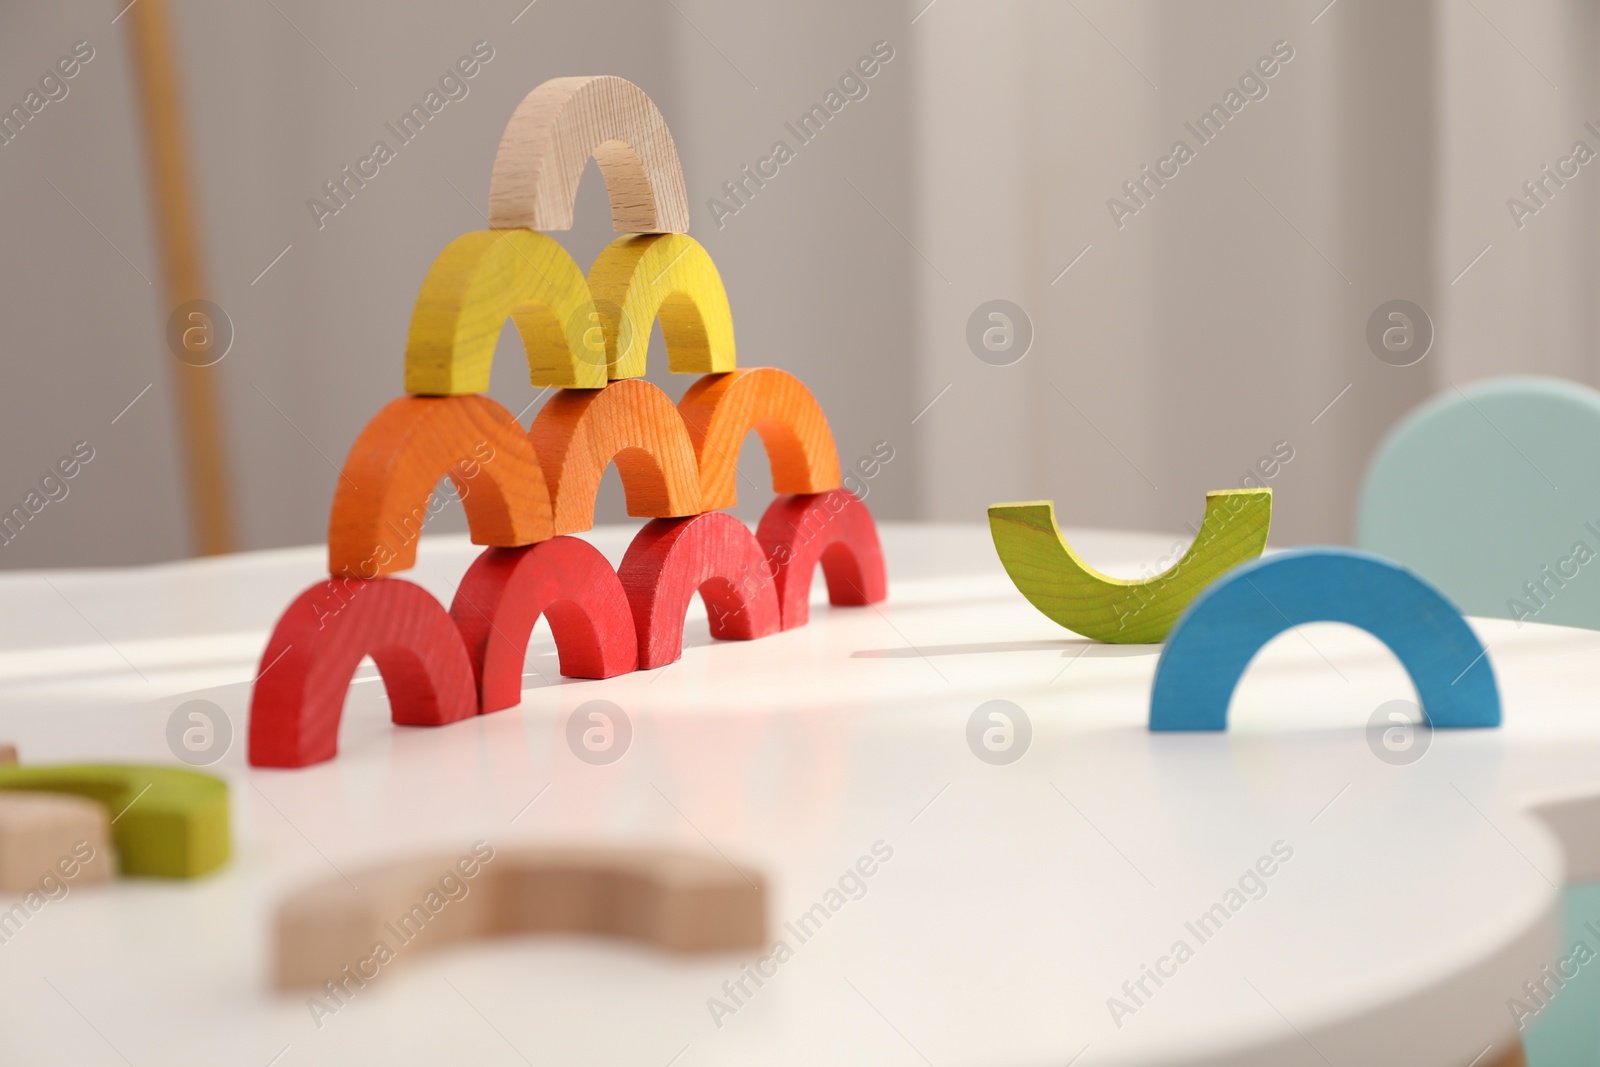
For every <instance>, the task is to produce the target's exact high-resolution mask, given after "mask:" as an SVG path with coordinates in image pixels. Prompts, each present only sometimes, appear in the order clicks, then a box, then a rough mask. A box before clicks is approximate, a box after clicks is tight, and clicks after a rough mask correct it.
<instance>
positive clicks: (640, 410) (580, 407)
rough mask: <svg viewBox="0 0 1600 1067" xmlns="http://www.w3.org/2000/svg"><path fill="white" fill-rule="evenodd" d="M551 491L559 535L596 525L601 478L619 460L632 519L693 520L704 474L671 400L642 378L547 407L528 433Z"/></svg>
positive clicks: (579, 392)
mask: <svg viewBox="0 0 1600 1067" xmlns="http://www.w3.org/2000/svg"><path fill="white" fill-rule="evenodd" d="M528 436H529V438H530V439H531V440H532V441H533V447H534V451H536V452H537V453H538V455H539V462H540V464H541V465H542V466H543V467H544V480H545V484H546V485H548V486H549V487H550V503H551V510H552V512H553V514H554V532H555V533H557V534H570V533H582V532H583V531H585V530H588V529H590V528H592V527H593V526H594V498H595V493H597V492H598V491H599V489H600V477H601V475H603V474H604V473H605V469H606V467H607V465H608V464H610V463H611V462H613V461H615V462H616V464H617V473H618V474H619V475H621V477H622V487H623V489H624V490H625V491H626V492H627V498H628V514H629V515H635V516H641V517H651V518H658V517H665V516H675V515H695V514H698V513H699V512H700V511H701V510H703V509H702V508H701V506H700V470H699V466H698V464H696V463H695V458H694V445H693V444H692V443H691V442H690V441H689V431H688V430H687V429H686V428H685V427H684V425H683V419H682V418H680V417H679V416H678V409H677V408H675V407H673V406H672V401H671V400H670V399H668V398H667V394H666V393H663V392H662V391H661V390H660V389H658V388H656V387H655V386H654V385H651V384H650V383H649V382H647V381H644V380H643V379H641V378H630V379H628V380H626V381H620V382H617V383H616V384H614V385H610V386H607V387H606V388H604V389H566V390H562V391H561V392H559V393H557V394H556V395H555V396H552V397H551V398H550V399H549V400H547V401H545V405H544V407H542V408H540V409H539V414H538V415H537V416H536V417H535V418H534V420H533V425H532V426H531V427H530V428H529V430H528Z"/></svg>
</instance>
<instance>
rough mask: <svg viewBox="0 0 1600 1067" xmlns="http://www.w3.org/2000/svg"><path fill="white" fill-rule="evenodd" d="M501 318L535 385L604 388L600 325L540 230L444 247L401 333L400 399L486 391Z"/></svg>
mask: <svg viewBox="0 0 1600 1067" xmlns="http://www.w3.org/2000/svg"><path fill="white" fill-rule="evenodd" d="M508 318H509V319H511V320H512V321H513V322H515V323H516V324H517V333H518V334H519V335H520V336H521V337H522V347H523V350H524V351H525V352H526V353H527V356H528V378H529V380H530V381H531V382H532V383H533V384H534V385H536V386H539V387H541V388H543V387H545V386H552V387H557V388H580V389H594V388H598V387H600V386H602V385H605V384H606V348H605V338H604V326H603V323H602V318H601V316H600V315H599V313H598V312H597V310H596V309H595V306H594V303H593V300H592V299H591V297H590V294H589V283H588V280H587V279H586V278H584V275H583V271H581V270H580V269H579V268H578V265H577V264H576V263H574V262H573V260H572V257H571V256H570V255H568V254H567V250H566V249H565V248H563V247H561V245H560V244H559V243H558V242H557V241H555V240H554V239H553V238H550V237H546V236H545V235H544V234H542V233H532V232H530V231H528V230H479V231H476V232H474V233H466V234H462V235H461V236H460V237H457V238H456V239H455V240H454V241H451V242H450V243H449V244H448V245H446V246H445V249H444V251H443V252H440V253H439V256H438V258H437V259H435V260H434V261H433V265H432V266H431V267H429V268H428V274H427V277H426V278H424V279H423V281H422V290H421V291H420V292H419V293H418V294H417V302H416V303H415V304H414V305H412V308H411V329H410V332H409V333H407V335H406V392H408V393H413V394H419V395H429V396H455V395H457V394H460V393H486V392H488V391H489V376H490V368H491V366H492V364H493V362H494V350H495V345H496V343H497V342H498V341H499V340H500V331H501V330H502V329H503V328H504V327H505V324H506V319H508Z"/></svg>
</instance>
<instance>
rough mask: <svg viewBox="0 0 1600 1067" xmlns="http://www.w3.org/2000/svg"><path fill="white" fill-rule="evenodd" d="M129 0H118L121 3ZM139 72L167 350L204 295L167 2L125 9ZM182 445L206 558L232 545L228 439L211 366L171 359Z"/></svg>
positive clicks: (196, 534) (194, 522) (194, 521)
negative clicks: (180, 317) (188, 309)
mask: <svg viewBox="0 0 1600 1067" xmlns="http://www.w3.org/2000/svg"><path fill="white" fill-rule="evenodd" d="M126 2H127V0H116V6H117V7H118V8H123V7H124V4H126ZM124 17H125V18H126V19H127V22H128V34H129V40H130V42H131V44H132V46H133V66H134V77H135V80H136V81H137V83H138V91H139V108H140V111H141V112H142V115H143V119H144V132H145V163H146V169H147V171H148V175H149V185H150V197H151V208H152V214H153V215H154V217H155V223H156V229H157V243H158V244H159V246H160V248H161V258H162V285H163V290H164V292H163V295H164V297H165V300H164V303H163V306H162V312H163V314H162V328H163V341H162V347H163V348H166V347H168V342H167V340H166V337H165V334H166V320H167V318H168V316H170V315H171V314H172V311H173V309H175V308H177V307H178V306H179V305H181V304H183V303H186V302H187V301H190V300H198V299H203V298H205V297H206V296H207V292H206V286H205V269H204V264H203V263H202V259H201V252H200V234H199V225H198V222H197V221H196V215H197V214H198V205H197V204H196V202H195V194H194V186H193V183H192V181H191V174H190V169H189V146H188V141H187V139H186V136H185V128H184V112H183V108H182V94H181V93H180V91H179V87H178V69H177V56H176V51H175V49H174V47H173V34H172V21H171V18H170V17H169V14H168V9H167V0H136V2H135V3H134V4H133V5H132V6H131V7H127V8H126V10H125V12H124ZM172 368H173V375H174V378H173V382H174V384H175V385H176V386H177V394H178V418H179V429H180V444H181V447H182V449H183V460H184V469H185V472H186V474H187V476H188V477H187V480H188V496H189V519H190V529H191V532H192V535H193V543H194V546H195V548H196V549H197V551H198V553H199V554H200V555H203V556H215V555H220V554H222V553H224V552H231V551H233V550H234V547H235V541H234V527H233V508H232V500H231V499H230V496H231V494H230V493H229V486H230V480H229V476H228V456H227V444H226V441H225V440H224V438H223V434H222V426H221V417H220V414H219V411H218V401H217V395H218V382H217V372H216V370H215V369H214V368H208V367H195V366H190V365H189V364H188V363H185V362H183V361H182V360H180V359H177V358H173V360H172Z"/></svg>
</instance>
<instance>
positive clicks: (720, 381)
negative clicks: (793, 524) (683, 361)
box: [678, 367, 840, 511]
mask: <svg viewBox="0 0 1600 1067" xmlns="http://www.w3.org/2000/svg"><path fill="white" fill-rule="evenodd" d="M678 413H679V414H680V415H682V416H683V422H684V425H685V426H687V427H688V430H689V439H690V441H692V442H693V443H694V452H695V458H696V462H697V463H698V464H699V467H700V504H701V507H703V508H704V509H705V510H707V511H711V510H714V509H717V508H730V507H732V506H733V505H734V504H735V503H736V502H737V501H738V495H739V494H738V486H737V481H738V477H737V476H738V473H739V472H738V464H739V449H740V447H741V446H742V445H743V444H744V438H745V435H746V434H747V433H749V432H750V431H751V430H754V431H755V432H756V433H757V434H759V435H760V436H761V443H762V444H763V445H765V446H766V449H767V462H768V463H769V464H770V465H771V468H772V489H773V491H774V492H776V493H825V492H827V491H828V490H830V489H837V488H839V486H840V480H839V452H838V449H837V448H835V447H834V443H833V432H832V431H831V430H830V429H829V428H828V417H827V416H826V415H824V414H823V413H822V408H821V406H820V405H818V403H817V400H816V397H814V396H812V395H811V391H810V390H809V389H807V388H806V387H805V385H804V384H802V383H801V381H800V379H798V378H796V377H795V376H794V375H792V374H790V373H788V372H787V371H781V370H777V369H775V368H772V367H754V368H751V369H749V370H736V371H729V372H728V373H727V374H708V375H706V376H705V377H704V378H701V379H700V380H699V381H697V382H695V383H694V384H693V385H692V386H690V387H689V391H688V392H687V393H685V394H684V395H683V399H682V400H680V401H678Z"/></svg>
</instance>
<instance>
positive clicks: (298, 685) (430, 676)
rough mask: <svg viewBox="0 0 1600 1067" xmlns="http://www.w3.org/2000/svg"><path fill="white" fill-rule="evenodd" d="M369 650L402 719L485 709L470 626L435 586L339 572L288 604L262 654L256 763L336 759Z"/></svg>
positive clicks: (254, 715)
mask: <svg viewBox="0 0 1600 1067" xmlns="http://www.w3.org/2000/svg"><path fill="white" fill-rule="evenodd" d="M364 656H371V657H372V659H373V662H374V663H376V664H377V665H378V673H379V674H380V675H382V676H383V684H384V688H385V689H386V690H387V691H388V694H389V707H390V710H391V712H392V716H393V719H394V721H395V722H397V723H400V724H402V725H405V726H441V725H443V724H445V723H449V722H455V721H457V720H459V719H466V718H470V717H471V716H472V715H474V714H475V713H476V712H477V710H478V700H477V692H476V688H475V686H474V685H473V678H472V663H471V661H470V660H469V659H468V658H467V650H466V646H465V645H463V644H462V641H461V634H460V632H459V631H458V630H457V629H456V627H455V623H453V622H451V621H450V616H449V615H448V614H446V612H445V610H444V607H443V606H442V605H441V604H440V603H439V602H438V601H437V600H435V599H434V598H433V597H432V596H431V595H430V594H429V593H428V592H427V590H425V589H423V588H422V587H421V586H417V585H413V584H412V583H410V582H408V581H405V580H404V579H400V578H374V579H362V578H330V579H328V580H327V581H322V582H318V583H317V584H316V585H313V586H312V587H311V588H309V589H307V590H306V591H305V592H303V593H301V594H300V595H299V596H298V597H296V598H295V599H294V602H293V603H291V604H290V605H289V606H288V608H286V609H285V610H284V613H283V615H282V616H281V617H280V618H279V619H278V625H277V626H276V627H275V628H274V629H273V631H272V637H271V638H270V639H269V640H268V641H267V650H266V651H265V652H263V653H262V654H261V667H260V670H259V671H258V672H257V678H256V683H255V692H254V693H253V694H252V695H251V699H250V764H251V765H252V766H255V767H305V766H307V765H309V764H312V763H321V762H322V761H323V760H329V759H332V758H333V757H334V755H335V754H336V753H337V752H338V747H339V718H340V714H341V712H342V711H343V709H344V698H345V692H346V690H347V689H348V688H349V685H350V678H351V676H352V675H353V674H355V671H356V667H357V666H359V665H360V663H361V660H362V657H364Z"/></svg>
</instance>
